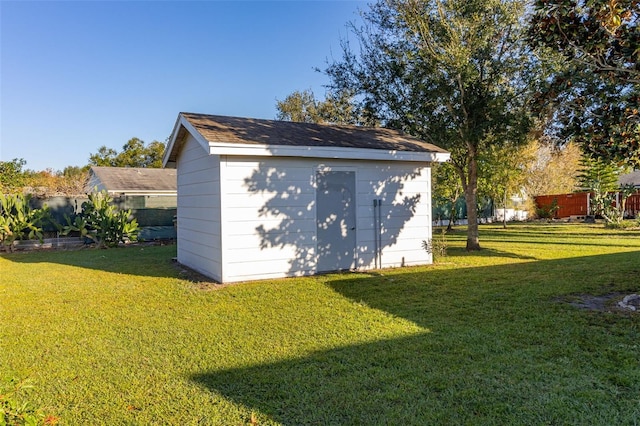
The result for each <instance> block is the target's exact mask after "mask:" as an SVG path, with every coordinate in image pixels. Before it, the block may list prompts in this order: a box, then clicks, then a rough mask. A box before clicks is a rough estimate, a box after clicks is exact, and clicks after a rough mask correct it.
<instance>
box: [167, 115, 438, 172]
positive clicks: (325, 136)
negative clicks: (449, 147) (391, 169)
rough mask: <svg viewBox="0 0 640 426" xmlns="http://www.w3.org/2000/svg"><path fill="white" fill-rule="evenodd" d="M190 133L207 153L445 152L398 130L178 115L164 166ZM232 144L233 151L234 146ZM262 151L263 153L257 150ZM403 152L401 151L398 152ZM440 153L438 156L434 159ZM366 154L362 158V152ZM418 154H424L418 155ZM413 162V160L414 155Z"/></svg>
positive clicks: (334, 155)
mask: <svg viewBox="0 0 640 426" xmlns="http://www.w3.org/2000/svg"><path fill="white" fill-rule="evenodd" d="M187 132H189V133H191V134H192V135H193V136H194V137H196V139H197V140H198V142H200V144H201V145H202V146H203V148H205V149H207V148H209V151H210V153H212V154H213V153H219V154H232V153H234V152H235V153H239V152H240V151H239V150H238V149H237V148H238V147H241V146H242V147H244V148H248V149H244V150H243V152H245V153H247V154H248V155H284V156H306V157H313V156H319V157H327V156H328V157H331V158H349V157H348V156H347V157H342V155H344V153H345V150H358V151H360V152H359V153H358V154H355V152H354V155H355V157H354V158H358V156H362V153H361V151H362V150H369V151H370V152H373V151H377V152H376V154H377V156H375V155H374V157H379V156H381V155H382V153H384V155H383V156H390V157H397V158H395V159H408V160H410V159H411V158H412V156H411V155H407V154H429V158H431V157H433V158H431V159H430V160H428V161H445V160H446V159H447V158H448V152H447V151H445V150H444V149H442V148H440V147H437V146H436V145H433V144H430V143H427V142H424V141H422V140H420V139H418V138H415V137H413V136H409V135H405V134H404V133H402V132H399V131H396V130H391V129H384V128H378V127H359V126H347V125H324V124H314V123H298V122H291V121H276V120H263V119H255V118H240V117H227V116H219V115H206V114H194V113H184V112H183V113H180V114H179V116H178V120H177V122H176V126H175V127H174V131H173V133H172V137H171V138H170V141H169V145H168V146H167V151H166V152H165V158H164V163H165V165H167V164H171V163H174V162H175V160H176V156H177V152H178V151H179V148H180V144H181V143H182V141H183V140H184V138H185V136H186V134H187ZM234 148H235V149H234ZM260 153H262V154H260ZM402 154H405V155H402ZM436 156H437V157H438V159H436V158H435V157H436ZM365 157H366V156H365ZM419 157H420V158H423V161H424V158H426V157H425V156H424V155H421V156H420V155H419ZM414 160H417V158H416V159H414Z"/></svg>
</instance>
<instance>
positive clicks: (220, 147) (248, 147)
mask: <svg viewBox="0 0 640 426" xmlns="http://www.w3.org/2000/svg"><path fill="white" fill-rule="evenodd" d="M209 154H210V155H232V156H256V157H304V158H331V159H345V160H376V161H383V160H386V161H416V162H429V163H435V162H437V163H443V162H445V161H447V160H449V157H450V153H448V152H435V151H397V150H384V149H366V148H344V147H326V146H290V145H255V144H238V143H224V142H209Z"/></svg>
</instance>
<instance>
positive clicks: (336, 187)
mask: <svg viewBox="0 0 640 426" xmlns="http://www.w3.org/2000/svg"><path fill="white" fill-rule="evenodd" d="M316 183H317V191H316V225H317V239H318V272H325V271H337V270H340V269H351V268H353V267H354V266H355V258H356V196H355V194H356V173H355V172H342V171H326V172H325V171H322V172H317V174H316Z"/></svg>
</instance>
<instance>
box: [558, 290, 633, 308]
mask: <svg viewBox="0 0 640 426" xmlns="http://www.w3.org/2000/svg"><path fill="white" fill-rule="evenodd" d="M627 296H628V293H608V294H604V295H600V296H594V295H592V294H577V295H573V296H570V297H566V298H562V299H558V301H559V302H565V303H568V304H570V305H571V306H573V307H576V308H578V309H584V310H588V311H602V312H614V311H618V312H621V311H624V312H638V311H633V310H630V309H625V308H624V307H622V306H620V303H619V302H621V301H622V300H623V299H624V298H625V297H627Z"/></svg>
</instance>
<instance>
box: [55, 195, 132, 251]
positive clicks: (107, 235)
mask: <svg viewBox="0 0 640 426" xmlns="http://www.w3.org/2000/svg"><path fill="white" fill-rule="evenodd" d="M112 202H113V199H112V198H111V197H110V196H109V194H108V193H107V192H106V191H101V192H94V193H91V194H89V201H85V202H84V203H82V211H81V212H80V214H79V215H77V216H76V217H75V218H74V219H73V221H72V220H71V219H70V218H68V217H67V223H68V225H67V226H65V227H64V230H63V231H62V233H63V234H64V235H69V233H71V232H72V231H75V232H79V233H80V236H81V237H84V238H88V239H90V240H92V241H93V242H95V243H96V244H98V246H99V247H102V246H105V247H116V246H117V245H118V244H119V243H121V242H126V241H127V240H128V241H135V240H136V239H137V237H138V231H139V227H138V222H137V221H136V220H135V219H132V218H131V210H118V208H117V207H116V206H115V205H113V203H112Z"/></svg>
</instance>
